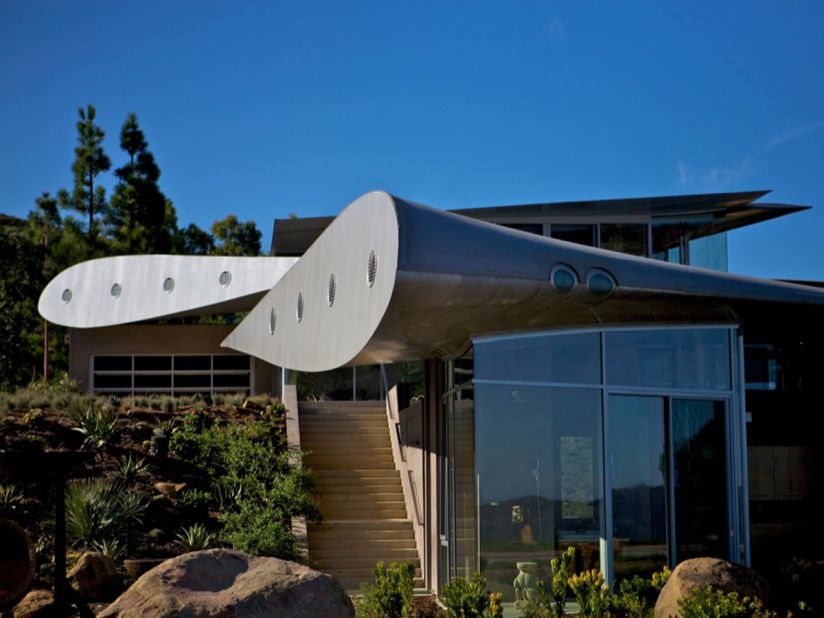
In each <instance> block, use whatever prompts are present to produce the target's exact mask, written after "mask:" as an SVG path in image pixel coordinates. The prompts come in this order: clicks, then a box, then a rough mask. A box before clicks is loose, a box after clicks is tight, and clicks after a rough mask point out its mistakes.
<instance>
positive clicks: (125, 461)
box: [118, 453, 149, 485]
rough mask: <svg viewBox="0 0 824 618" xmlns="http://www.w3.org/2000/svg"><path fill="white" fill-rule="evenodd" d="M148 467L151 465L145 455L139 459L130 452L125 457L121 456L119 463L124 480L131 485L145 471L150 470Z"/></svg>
mask: <svg viewBox="0 0 824 618" xmlns="http://www.w3.org/2000/svg"><path fill="white" fill-rule="evenodd" d="M148 468H149V466H148V464H147V463H146V460H145V459H144V458H143V457H141V458H139V459H138V458H137V457H135V456H133V455H132V453H129V454H128V455H127V456H125V457H121V458H120V463H119V465H118V469H119V472H120V476H121V478H122V479H123V482H124V483H126V484H127V485H131V484H132V482H133V481H134V480H135V479H136V478H137V477H138V476H140V475H141V474H142V473H143V472H145V471H146V470H148Z"/></svg>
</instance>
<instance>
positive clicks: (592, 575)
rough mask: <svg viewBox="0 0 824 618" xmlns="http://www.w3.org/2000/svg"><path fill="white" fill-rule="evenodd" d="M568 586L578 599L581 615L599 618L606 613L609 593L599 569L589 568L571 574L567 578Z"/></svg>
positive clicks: (588, 617) (585, 617)
mask: <svg viewBox="0 0 824 618" xmlns="http://www.w3.org/2000/svg"><path fill="white" fill-rule="evenodd" d="M569 587H570V589H571V590H572V593H573V594H574V595H575V600H576V601H578V607H579V608H580V611H581V613H580V615H581V616H583V617H584V618H601V617H602V616H604V615H605V614H606V611H607V609H609V605H610V593H609V587H608V586H607V584H606V582H605V581H604V574H603V573H601V571H599V570H598V569H591V570H589V571H584V572H583V573H580V574H577V575H572V576H571V577H570V578H569Z"/></svg>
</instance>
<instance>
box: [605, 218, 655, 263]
mask: <svg viewBox="0 0 824 618" xmlns="http://www.w3.org/2000/svg"><path fill="white" fill-rule="evenodd" d="M601 249H609V250H610V251H620V252H621V253H629V254H630V255H640V256H642V257H646V256H647V226H646V225H645V224H643V223H602V224H601Z"/></svg>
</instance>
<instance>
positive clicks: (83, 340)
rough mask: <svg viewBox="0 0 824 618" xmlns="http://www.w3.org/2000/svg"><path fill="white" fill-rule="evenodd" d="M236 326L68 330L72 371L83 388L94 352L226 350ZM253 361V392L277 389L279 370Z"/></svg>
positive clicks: (168, 352) (139, 325)
mask: <svg viewBox="0 0 824 618" xmlns="http://www.w3.org/2000/svg"><path fill="white" fill-rule="evenodd" d="M232 328H234V326H224V325H179V324H133V325H127V326H111V327H107V328H82V329H81V328H72V329H70V330H69V340H70V343H69V348H70V352H69V375H71V376H72V377H73V378H74V379H76V380H77V382H78V386H79V387H80V390H81V391H85V390H86V389H87V388H88V387H89V383H90V382H89V365H90V360H91V357H92V355H95V354H98V355H99V354H226V353H231V352H232V351H231V350H227V349H226V348H221V347H220V342H221V341H223V339H224V338H225V337H226V335H228V334H229V332H230V331H231V330H232ZM252 363H253V365H254V384H253V385H252V388H253V392H254V393H258V394H259V393H277V390H276V387H277V385H278V384H279V380H276V374H277V373H279V370H278V369H277V368H276V367H274V366H272V365H270V364H269V363H266V362H265V361H262V360H260V359H257V358H254V357H253V358H252Z"/></svg>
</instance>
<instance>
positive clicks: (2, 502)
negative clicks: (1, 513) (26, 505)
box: [0, 483, 23, 508]
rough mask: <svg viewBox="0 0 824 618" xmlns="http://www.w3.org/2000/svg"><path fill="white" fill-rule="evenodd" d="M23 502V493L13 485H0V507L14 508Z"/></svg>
mask: <svg viewBox="0 0 824 618" xmlns="http://www.w3.org/2000/svg"><path fill="white" fill-rule="evenodd" d="M22 501H23V492H22V491H20V489H19V488H18V487H17V486H16V485H14V484H12V483H9V484H7V485H6V484H3V483H0V507H6V508H14V507H15V506H16V505H18V504H19V503H20V502H22Z"/></svg>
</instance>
